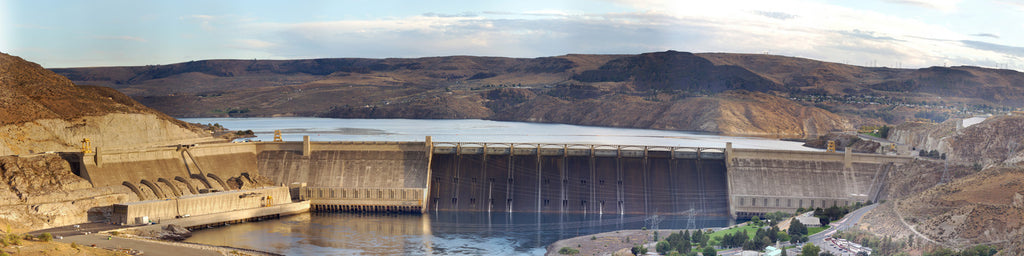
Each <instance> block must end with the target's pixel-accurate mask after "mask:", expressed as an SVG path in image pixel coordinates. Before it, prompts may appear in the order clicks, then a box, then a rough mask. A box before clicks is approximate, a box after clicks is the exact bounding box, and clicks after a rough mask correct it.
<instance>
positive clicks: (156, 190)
mask: <svg viewBox="0 0 1024 256" xmlns="http://www.w3.org/2000/svg"><path fill="white" fill-rule="evenodd" d="M139 183H142V185H146V186H147V187H149V189H151V190H153V195H155V196H156V198H167V197H166V196H164V190H163V189H160V186H157V185H156V184H155V183H153V182H152V181H149V180H142V181H139Z"/></svg>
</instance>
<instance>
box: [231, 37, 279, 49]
mask: <svg viewBox="0 0 1024 256" xmlns="http://www.w3.org/2000/svg"><path fill="white" fill-rule="evenodd" d="M275 45H276V44H274V43H271V42H267V41H263V40H258V39H236V40H235V44H234V45H232V47H235V48H239V49H250V50H260V49H267V48H270V47H273V46H275Z"/></svg>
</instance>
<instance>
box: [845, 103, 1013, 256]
mask: <svg viewBox="0 0 1024 256" xmlns="http://www.w3.org/2000/svg"><path fill="white" fill-rule="evenodd" d="M957 122H958V121H957V120H951V121H948V122H945V123H941V124H925V123H914V124H906V125H901V126H900V127H897V128H896V130H897V131H901V132H900V133H894V134H890V138H893V136H894V135H896V137H897V138H896V139H902V140H905V142H910V143H917V144H916V145H918V146H919V147H921V146H928V147H936V148H937V150H941V151H942V152H943V153H946V154H947V155H948V157H947V159H948V162H946V161H942V160H930V159H924V158H922V159H918V160H915V161H914V162H911V163H908V164H904V165H902V166H900V167H899V168H898V169H897V170H896V171H895V172H890V173H889V177H888V181H889V184H888V186H887V190H886V195H887V197H888V198H889V200H890V202H889V203H885V204H883V205H881V206H879V207H878V209H876V210H875V211H872V212H871V213H870V214H869V215H868V216H866V217H865V219H864V223H865V224H864V227H865V229H867V230H869V231H872V232H875V233H876V234H879V235H890V236H894V237H895V238H898V239H903V238H905V237H907V236H913V237H919V238H922V239H923V238H927V240H928V241H934V242H935V243H937V244H940V245H943V246H950V247H957V248H963V247H967V246H971V245H977V244H992V245H997V246H1000V247H1002V248H1004V251H1002V252H1001V253H1002V255H1020V254H1021V253H1024V247H1022V246H1021V243H1020V238H1021V237H1024V168H1022V166H1021V165H1020V163H1021V162H1022V160H1024V152H1021V150H1022V149H1024V147H1021V146H1020V145H1024V139H1022V138H1024V136H1022V134H1021V131H1022V130H1024V116H1019V115H1011V116H995V117H991V118H988V119H987V120H985V121H983V122H981V123H978V124H975V125H971V126H969V127H966V128H962V129H957V128H956V127H957V125H956V123H957ZM914 131H917V132H916V133H915V132H914ZM924 149H927V150H930V148H924ZM944 173H945V176H947V177H949V178H948V179H946V180H943V176H944ZM919 241H925V240H919Z"/></svg>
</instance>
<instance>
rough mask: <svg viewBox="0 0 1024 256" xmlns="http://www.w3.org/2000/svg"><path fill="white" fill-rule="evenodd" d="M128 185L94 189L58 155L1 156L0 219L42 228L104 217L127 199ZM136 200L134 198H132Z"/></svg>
mask: <svg viewBox="0 0 1024 256" xmlns="http://www.w3.org/2000/svg"><path fill="white" fill-rule="evenodd" d="M132 196H134V194H133V193H132V192H131V191H130V190H128V188H127V187H121V186H117V187H114V186H111V187H104V188H93V187H92V185H91V184H90V183H89V181H87V180H85V179H83V178H81V177H78V176H77V175H75V174H74V173H73V171H72V169H71V167H70V165H69V164H68V162H67V161H65V160H64V159H62V158H61V157H60V156H58V155H57V154H43V155H35V156H30V157H15V156H0V219H5V220H8V221H11V222H12V223H15V226H16V227H20V228H31V229H42V228H47V227H52V226H62V225H70V224H76V223H85V222H91V221H98V220H103V219H105V218H106V217H109V215H110V208H111V207H110V205H112V204H115V203H123V202H128V201H129V200H131V199H132ZM135 200H137V199H135Z"/></svg>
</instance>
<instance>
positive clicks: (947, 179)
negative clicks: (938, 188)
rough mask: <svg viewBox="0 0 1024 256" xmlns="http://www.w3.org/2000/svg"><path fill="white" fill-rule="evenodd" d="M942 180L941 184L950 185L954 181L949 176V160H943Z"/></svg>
mask: <svg viewBox="0 0 1024 256" xmlns="http://www.w3.org/2000/svg"><path fill="white" fill-rule="evenodd" d="M942 164H943V169H942V179H941V180H939V184H945V183H949V182H950V181H952V180H953V177H952V176H950V174H949V160H943V161H942Z"/></svg>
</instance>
